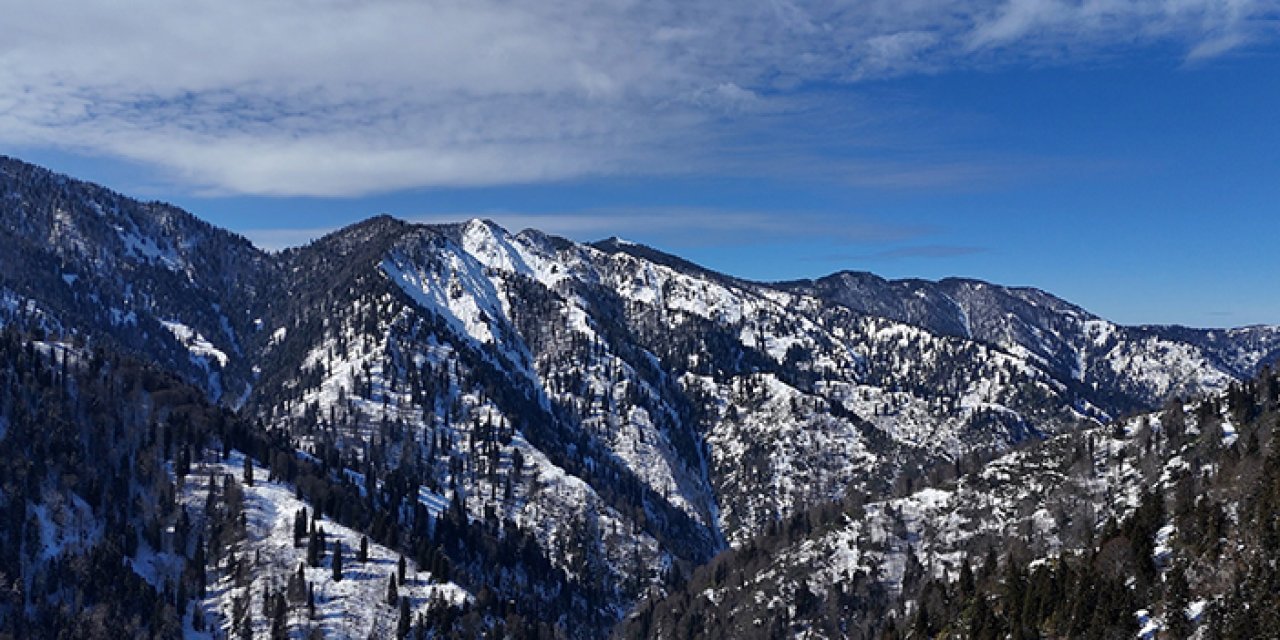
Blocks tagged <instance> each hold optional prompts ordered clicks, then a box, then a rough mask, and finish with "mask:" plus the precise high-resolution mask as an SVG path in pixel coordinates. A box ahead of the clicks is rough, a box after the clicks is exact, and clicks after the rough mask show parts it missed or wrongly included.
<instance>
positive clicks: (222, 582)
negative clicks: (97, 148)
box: [0, 158, 1280, 639]
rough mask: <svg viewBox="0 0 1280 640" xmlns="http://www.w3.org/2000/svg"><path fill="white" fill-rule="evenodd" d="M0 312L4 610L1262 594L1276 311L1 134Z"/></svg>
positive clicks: (186, 612) (715, 619)
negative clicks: (282, 176) (598, 230)
mask: <svg viewBox="0 0 1280 640" xmlns="http://www.w3.org/2000/svg"><path fill="white" fill-rule="evenodd" d="M0 325H3V330H2V333H0V379H3V381H4V383H3V384H2V385H0V444H2V446H0V484H2V486H3V491H2V492H0V521H3V522H4V523H5V526H3V527H0V633H3V634H8V635H9V636H11V637H17V638H43V637H77V638H83V637H93V634H94V633H99V634H101V637H112V638H114V637H161V638H169V637H191V638H224V637H234V638H248V637H273V638H285V637H288V638H309V637H325V638H361V639H363V638H369V637H375V638H392V637H406V636H407V637H415V638H419V637H422V638H427V637H432V638H434V637H462V638H471V637H513V638H601V637H608V636H609V635H610V634H614V635H616V636H618V637H662V638H685V637H731V638H745V637H789V636H803V637H854V638H870V637H894V638H897V637H902V638H905V637H992V638H995V637H1001V638H1003V637H1016V638H1026V637H1086V636H1088V637H1099V638H1111V637H1133V636H1136V635H1137V634H1139V633H1144V634H1146V635H1147V637H1191V636H1192V635H1194V634H1199V635H1198V637H1214V636H1213V634H1221V636H1222V637H1240V638H1248V637H1259V635H1258V634H1259V633H1264V632H1265V630H1267V629H1271V630H1274V629H1276V628H1280V627H1277V626H1274V624H1277V623H1273V622H1272V618H1265V615H1271V616H1273V617H1274V612H1275V611H1276V610H1277V609H1278V608H1280V607H1277V601H1276V593H1277V586H1276V585H1277V584H1278V583H1277V576H1276V573H1275V566H1276V554H1277V550H1278V549H1280V543H1278V542H1277V540H1280V538H1277V537H1276V535H1277V531H1278V530H1280V529H1278V528H1277V523H1276V520H1275V518H1274V514H1275V513H1277V510H1276V508H1275V507H1276V505H1275V501H1276V500H1277V499H1280V498H1277V495H1280V493H1277V491H1280V489H1278V487H1280V485H1278V484H1276V469H1277V468H1278V467H1277V461H1276V456H1277V451H1278V450H1277V446H1280V445H1277V444H1275V443H1277V442H1280V440H1275V439H1274V437H1273V432H1274V431H1275V429H1276V424H1277V421H1276V413H1277V388H1278V384H1280V383H1277V380H1276V376H1275V374H1274V373H1273V372H1272V371H1271V369H1270V368H1269V365H1270V364H1272V363H1274V362H1275V361H1276V360H1277V359H1280V327H1271V326H1257V327H1246V328H1240V329H1232V330H1200V329H1190V328H1184V327H1167V326H1140V327H1126V326H1118V325H1116V324H1113V323H1111V322H1108V321H1107V320H1105V319H1103V318H1099V317H1097V316H1095V315H1092V314H1090V313H1089V312H1088V311H1086V310H1084V309H1081V308H1079V307H1077V306H1075V305H1072V304H1071V303H1069V302H1067V301H1064V300H1061V299H1058V298H1056V297H1054V296H1053V295H1051V294H1049V293H1046V292H1043V291H1039V290H1036V289H1027V288H1014V287H1004V286H1000V285H996V284H992V283H986V282H979V281H973V280H960V279H948V280H942V281H939V282H931V281H921V280H906V281H889V280H884V279H882V278H879V277H877V276H874V275H871V274H866V273H855V272H842V273H837V274H834V275H831V276H828V277H825V278H821V279H817V280H813V281H798V282H782V283H761V282H751V281H746V280H742V279H738V278H735V277H733V276H730V275H726V274H720V273H716V272H714V271H710V270H708V269H705V268H702V267H699V266H697V265H694V264H691V263H689V262H687V261H685V260H682V259H681V258H679V257H676V256H672V255H668V254H665V253H662V252H660V251H658V250H655V249H653V248H650V247H647V246H642V245H638V244H633V243H629V242H627V241H624V240H620V239H616V238H615V239H609V240H605V241H601V242H596V243H593V244H580V243H576V242H572V241H569V240H566V239H563V238H558V237H554V236H550V235H547V234H544V233H541V232H539V231H536V230H524V231H519V232H515V231H513V230H507V229H503V228H501V227H499V226H497V225H496V224H494V223H492V222H488V221H485V220H471V221H467V222H461V223H458V224H450V225H431V226H428V225H419V224H411V223H408V222H404V221H401V220H397V219H395V218H392V217H388V216H379V217H374V218H371V219H368V220H366V221H364V222H361V223H359V224H356V225H353V226H350V227H347V228H345V229H341V230H338V231H335V232H333V233H331V234H329V235H327V236H325V237H323V238H321V239H319V240H316V241H315V242H313V243H311V244H309V245H307V246H304V247H300V248H294V249H288V250H285V251H281V252H267V251H263V250H260V249H258V248H256V247H255V246H253V245H252V244H251V243H250V242H249V241H247V240H246V239H244V238H242V237H240V236H237V235H235V234H233V233H231V232H228V231H225V230H222V229H219V228H216V227H213V226H211V225H209V224H207V223H205V222H203V221H201V220H200V219H198V218H196V217H195V216H193V215H191V214H189V213H187V212H185V211H182V210H180V209H177V208H175V207H173V206H170V205H167V204H164V203H159V202H140V201H137V200H134V199H131V198H128V197H126V196H123V195H120V194H118V193H115V192H113V191H111V190H109V189H107V188H104V187H100V186H96V185H92V184H88V183H84V182H80V181H77V180H75V179H72V178H69V177H66V176H62V175H57V174H54V173H52V172H50V171H47V170H45V169H42V168H39V167H36V166H32V165H30V164H26V163H24V162H22V161H19V160H16V159H11V158H0ZM1267 612H1270V613H1267ZM1210 619H1211V620H1212V621H1213V622H1212V623H1208V622H1206V621H1207V620H1210ZM1250 625H1254V626H1250ZM1267 625H1273V626H1267Z"/></svg>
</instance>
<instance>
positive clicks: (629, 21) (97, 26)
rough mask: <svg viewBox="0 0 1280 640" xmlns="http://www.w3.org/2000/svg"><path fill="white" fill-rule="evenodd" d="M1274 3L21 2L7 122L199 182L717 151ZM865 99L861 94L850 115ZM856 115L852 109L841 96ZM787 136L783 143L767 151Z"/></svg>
mask: <svg viewBox="0 0 1280 640" xmlns="http://www.w3.org/2000/svg"><path fill="white" fill-rule="evenodd" d="M1275 11H1276V3H1275V2H1274V0H1221V1H1216V0H1168V1H1156V0H1072V1H1066V0H1007V1H1003V2H992V1H979V0H974V1H962V0H954V1H947V0H936V1H935V0H907V1H906V2H900V1H895V2H889V1H888V0H873V1H871V2H865V3H857V4H855V5H845V4H842V3H827V2H799V1H788V0H778V1H776V2H771V3H724V2H712V1H710V0H705V1H702V0H695V1H692V2H688V1H683V2H681V1H675V0H654V1H651V2H635V1H633V0H606V1H605V2H587V1H586V0H547V1H545V2H533V3H509V2H499V1H497V0H470V1H465V2H464V1H450V0H427V1H423V2H408V1H405V0H370V1H367V2H352V1H345V0H266V1H261V2H247V1H244V0H220V1H212V0H193V1H191V2H181V3H175V2H169V1H167V0H129V1H126V2H106V1H103V0H68V1H65V2H57V3H20V6H13V7H8V8H6V10H5V18H4V21H3V22H2V23H0V143H4V144H8V145H25V146H37V147H41V146H43V147H57V148H60V149H65V150H70V151H73V152H78V153H87V154H96V155H105V156H110V157H118V158H124V159H128V160H132V161H140V162H143V163H147V164H149V165H151V166H154V167H157V168H160V169H161V170H163V171H165V172H167V173H168V174H169V175H170V177H171V178H173V179H176V180H178V181H179V182H181V183H183V184H185V185H187V187H188V188H190V189H192V190H195V191H209V192H215V193H245V194H257V195H329V196H338V195H359V194H367V193H374V192H386V191H392V190H396V189H403V188H410V187H422V186H475V185H489V184H512V183H530V182H547V181H556V180H566V179H573V178H578V177H583V176H593V175H625V174H661V173H665V172H699V171H701V172H708V171H709V172H714V171H717V170H719V169H718V168H721V167H723V163H722V162H720V160H722V159H723V157H724V156H726V155H728V154H731V153H733V150H734V149H736V148H740V147H741V145H742V141H741V140H736V139H734V132H735V131H736V130H737V128H736V124H738V123H748V124H747V125H746V126H744V129H746V130H750V128H751V127H750V125H749V123H751V122H753V121H757V120H760V119H769V120H770V121H777V120H779V119H781V120H788V119H790V121H791V122H792V124H795V123H796V122H799V121H801V120H804V119H806V118H811V117H812V115H813V107H812V103H811V102H807V98H809V97H812V93H813V92H814V91H815V89H814V87H815V86H821V85H823V84H824V83H830V84H836V85H838V84H842V83H856V82H858V81H860V80H865V79H869V78H881V77H887V76H901V75H908V74H913V73H936V72H939V71H945V70H947V69H954V68H965V67H971V66H991V65H1004V64H1021V63H1023V62H1025V61H1026V60H1028V59H1034V60H1039V61H1045V62H1048V63H1070V62H1072V61H1074V60H1080V59H1088V58H1089V57H1090V56H1092V55H1095V54H1097V53H1101V52H1111V51H1115V50H1117V49H1120V50H1125V49H1132V48H1138V47H1144V46H1149V45H1152V44H1168V43H1173V44H1175V45H1177V46H1180V47H1182V49H1183V50H1184V51H1185V52H1186V54H1185V55H1186V58H1187V60H1189V61H1194V60H1200V59H1204V58H1209V57H1214V56H1218V55H1222V54H1224V53H1227V52H1230V51H1233V50H1236V49H1239V48H1241V47H1246V46H1249V45H1250V44H1252V43H1255V42H1259V41H1262V40H1266V39H1270V38H1274V37H1275V35H1276V29H1275V25H1274V16H1275ZM846 115H847V114H846ZM841 117H844V116H841ZM766 155H767V154H766Z"/></svg>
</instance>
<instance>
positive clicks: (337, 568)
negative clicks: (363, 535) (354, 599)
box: [333, 540, 342, 582]
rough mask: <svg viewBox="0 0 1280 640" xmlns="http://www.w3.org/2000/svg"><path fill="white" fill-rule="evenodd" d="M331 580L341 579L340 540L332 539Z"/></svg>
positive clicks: (339, 580) (337, 580) (338, 580)
mask: <svg viewBox="0 0 1280 640" xmlns="http://www.w3.org/2000/svg"><path fill="white" fill-rule="evenodd" d="M333 581H334V582H341V581H342V541H341V540H334V541H333Z"/></svg>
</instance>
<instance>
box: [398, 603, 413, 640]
mask: <svg viewBox="0 0 1280 640" xmlns="http://www.w3.org/2000/svg"><path fill="white" fill-rule="evenodd" d="M412 622H413V618H412V613H411V612H410V611H409V598H408V597H407V596H401V597H400V620H399V622H397V623H396V637H397V638H404V637H405V636H407V635H409V625H410V624H411V623H412Z"/></svg>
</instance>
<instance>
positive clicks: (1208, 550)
mask: <svg viewBox="0 0 1280 640" xmlns="http://www.w3.org/2000/svg"><path fill="white" fill-rule="evenodd" d="M1278 412H1280V377H1277V375H1276V374H1275V373H1274V372H1272V371H1265V372H1264V373H1263V374H1262V375H1260V376H1259V377H1258V378H1255V379H1254V380H1251V381H1249V382H1246V383H1233V384H1232V385H1231V387H1230V389H1229V390H1228V391H1227V392H1224V393H1222V394H1219V395H1215V396H1209V397H1205V398H1201V399H1199V400H1197V401H1195V402H1191V403H1186V404H1184V403H1182V402H1174V403H1170V404H1169V405H1168V406H1167V407H1166V408H1165V409H1164V410H1163V411H1159V412H1153V413H1148V414H1141V415H1137V416H1133V417H1130V418H1127V419H1124V420H1120V421H1116V422H1114V423H1112V424H1110V425H1100V426H1097V427H1092V428H1088V429H1083V430H1081V431H1077V432H1073V433H1068V434H1062V435H1060V436H1055V437H1053V438H1049V439H1047V440H1043V441H1039V442H1036V443H1033V444H1030V445H1029V446H1024V447H1021V448H1019V449H1017V450H1014V451H1010V452H1008V453H1006V454H1004V455H1001V456H999V457H997V458H995V459H993V460H992V461H990V462H989V463H988V464H986V465H984V466H983V467H981V468H977V469H973V470H970V471H967V472H961V470H959V469H957V470H955V471H954V472H952V473H950V474H947V475H945V476H942V477H939V478H935V479H934V481H933V482H931V483H930V485H929V486H926V487H923V488H920V489H918V490H914V491H904V492H896V493H894V494H891V495H887V496H869V495H865V494H851V495H849V496H846V498H845V500H844V501H843V502H841V503H829V504H825V505H821V506H819V507H816V508H814V509H810V510H808V511H806V512H804V513H798V514H796V515H794V516H792V517H791V518H789V519H787V520H786V521H784V522H783V523H781V524H780V525H778V526H774V527H771V528H770V530H769V531H768V532H767V534H766V535H763V536H759V537H757V538H754V539H753V540H751V541H750V542H749V543H747V544H746V545H743V546H741V547H739V548H737V549H734V550H733V551H731V552H727V553H725V554H722V555H721V556H718V557H717V558H716V559H715V560H713V561H712V562H711V563H709V564H708V565H706V566H704V567H702V568H700V569H699V570H698V572H697V573H696V574H695V575H694V576H692V577H691V579H690V580H689V581H688V582H687V583H686V584H685V585H684V586H683V587H682V588H681V589H679V590H677V591H676V592H675V593H674V594H671V595H669V596H668V597H666V598H657V597H655V598H653V599H651V600H649V601H647V602H645V603H644V604H643V605H642V606H641V607H639V608H638V610H637V611H636V612H634V613H633V614H632V615H630V616H629V617H628V619H627V620H626V621H625V622H624V623H623V624H622V625H621V626H620V627H619V628H618V629H617V630H616V633H615V636H616V637H676V636H679V635H681V634H682V633H683V630H684V629H687V628H688V626H689V625H691V624H695V625H697V628H698V629H699V633H700V634H705V635H707V636H709V637H734V638H752V637H785V636H792V637H807V638H880V637H906V638H910V637H966V638H970V637H974V638H981V637H1010V636H1013V637H1108V638H1113V637H1114V638H1132V637H1139V638H1151V639H1154V638H1193V637H1194V638H1212V637H1224V638H1253V637H1272V636H1274V635H1275V633H1276V631H1277V629H1280V626H1277V625H1280V611H1278V610H1277V609H1276V608H1275V607H1274V605H1273V603H1274V597H1275V591H1274V584H1275V579H1276V576H1277V566H1278V565H1277V562H1276V560H1277V554H1280V547H1277V546H1276V545H1275V544H1274V540H1275V536H1276V535H1277V524H1276V518H1275V513H1276V512H1275V505H1276V504H1277V501H1280V482H1277V477H1280V474H1278V473H1277V467H1276V464H1277V463H1280V439H1277V434H1276V429H1275V425H1276V424H1277V423H1276V419H1277V417H1278V416H1280V413H1278ZM980 601H981V602H980Z"/></svg>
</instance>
